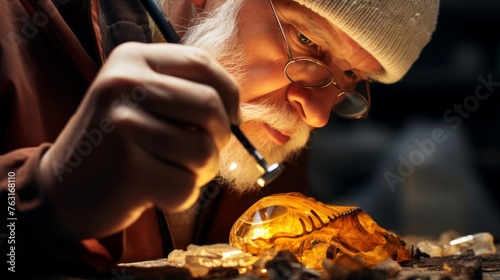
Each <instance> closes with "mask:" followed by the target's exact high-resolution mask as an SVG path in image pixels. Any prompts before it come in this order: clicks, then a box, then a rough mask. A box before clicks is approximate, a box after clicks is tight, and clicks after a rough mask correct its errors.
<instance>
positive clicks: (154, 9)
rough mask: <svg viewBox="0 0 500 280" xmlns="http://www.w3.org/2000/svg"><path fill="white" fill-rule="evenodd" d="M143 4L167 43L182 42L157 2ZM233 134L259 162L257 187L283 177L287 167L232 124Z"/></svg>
mask: <svg viewBox="0 0 500 280" xmlns="http://www.w3.org/2000/svg"><path fill="white" fill-rule="evenodd" d="M141 3H142V5H143V6H144V8H145V9H146V11H147V12H148V13H149V15H150V16H151V18H152V19H153V21H154V22H155V24H156V25H157V26H158V29H160V32H161V33H162V35H163V37H165V39H166V40H167V42H169V43H176V44H178V43H179V42H180V39H179V36H177V33H175V30H174V28H173V27H172V25H171V24H170V22H169V21H168V19H167V17H166V16H165V15H164V14H163V13H162V12H161V10H160V7H158V4H157V3H156V1H155V0H141ZM231 132H232V133H233V134H234V136H236V138H237V139H238V141H239V142H240V143H241V144H242V145H243V147H244V148H245V150H247V152H248V153H249V154H250V155H251V156H252V157H253V158H254V159H255V161H256V162H257V169H259V170H260V172H261V173H262V176H261V177H260V178H258V179H257V182H256V183H257V185H259V186H260V187H264V186H266V185H268V184H269V183H271V182H272V181H274V179H276V178H277V177H278V176H279V175H281V173H283V170H284V169H285V167H284V166H283V165H282V164H280V163H274V164H271V165H269V164H268V163H267V162H266V160H265V159H264V157H263V156H262V155H261V154H260V153H259V151H257V149H256V148H255V147H254V146H253V145H252V143H251V142H250V140H248V138H247V137H246V136H245V134H243V132H242V131H241V129H240V127H239V126H237V125H233V124H232V125H231Z"/></svg>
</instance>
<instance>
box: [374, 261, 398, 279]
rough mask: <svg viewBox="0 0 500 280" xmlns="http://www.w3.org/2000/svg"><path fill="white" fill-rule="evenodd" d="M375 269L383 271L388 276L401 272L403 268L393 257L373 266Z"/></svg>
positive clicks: (394, 275) (391, 276)
mask: <svg viewBox="0 0 500 280" xmlns="http://www.w3.org/2000/svg"><path fill="white" fill-rule="evenodd" d="M375 269H380V270H382V271H385V272H386V273H387V276H388V277H389V278H394V277H396V276H397V275H398V274H399V273H400V272H401V270H403V268H402V267H401V266H400V265H399V263H397V262H396V261H394V260H393V259H386V260H384V261H382V262H381V263H379V264H377V265H376V266H375Z"/></svg>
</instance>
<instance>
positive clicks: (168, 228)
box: [160, 208, 177, 250]
mask: <svg viewBox="0 0 500 280" xmlns="http://www.w3.org/2000/svg"><path fill="white" fill-rule="evenodd" d="M160 210H161V213H162V214H163V218H164V219H165V224H166V225H167V230H168V233H169V235H170V242H171V243H172V248H173V249H174V250H175V249H177V246H176V245H175V239H174V232H173V231H172V226H171V225H170V221H169V220H168V216H167V213H165V211H164V210H163V209H161V208H160Z"/></svg>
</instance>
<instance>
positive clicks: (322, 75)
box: [269, 0, 371, 119]
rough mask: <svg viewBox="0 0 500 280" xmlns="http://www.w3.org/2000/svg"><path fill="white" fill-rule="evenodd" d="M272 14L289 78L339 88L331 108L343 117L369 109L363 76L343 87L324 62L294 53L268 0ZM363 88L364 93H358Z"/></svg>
mask: <svg viewBox="0 0 500 280" xmlns="http://www.w3.org/2000/svg"><path fill="white" fill-rule="evenodd" d="M269 3H270V4H271V8H272V9H273V13H274V16H275V17H276V21H277V22H278V25H279V27H280V31H281V35H283V39H284V40H285V43H286V46H287V49H288V57H289V61H288V62H287V64H286V65H285V69H284V72H285V76H286V77H287V78H288V80H289V81H290V82H292V83H294V84H296V85H298V86H300V87H304V88H326V87H328V86H330V85H334V86H335V87H336V88H338V89H339V90H340V92H339V93H338V94H337V98H336V99H335V103H334V104H333V108H332V110H333V112H335V114H336V115H338V116H340V117H342V118H346V119H361V118H364V117H366V116H367V115H368V111H369V110H370V103H371V102H370V84H369V82H368V81H366V80H364V81H362V82H359V83H357V84H356V87H355V89H354V90H346V89H343V88H342V87H340V86H339V84H337V83H336V82H335V81H334V80H333V72H332V70H330V68H328V66H326V65H325V64H324V63H323V62H321V61H319V60H317V59H315V58H312V57H308V56H300V57H293V55H292V49H291V48H290V44H289V43H288V40H287V39H286V36H285V31H284V30H283V26H282V25H281V22H280V20H279V17H278V14H277V12H276V9H275V8H274V5H273V2H272V0H269ZM359 92H365V95H366V97H365V96H364V95H363V94H361V93H359Z"/></svg>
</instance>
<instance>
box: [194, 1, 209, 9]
mask: <svg viewBox="0 0 500 280" xmlns="http://www.w3.org/2000/svg"><path fill="white" fill-rule="evenodd" d="M205 2H207V1H206V0H191V3H193V5H195V6H196V8H199V9H203V6H205Z"/></svg>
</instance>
